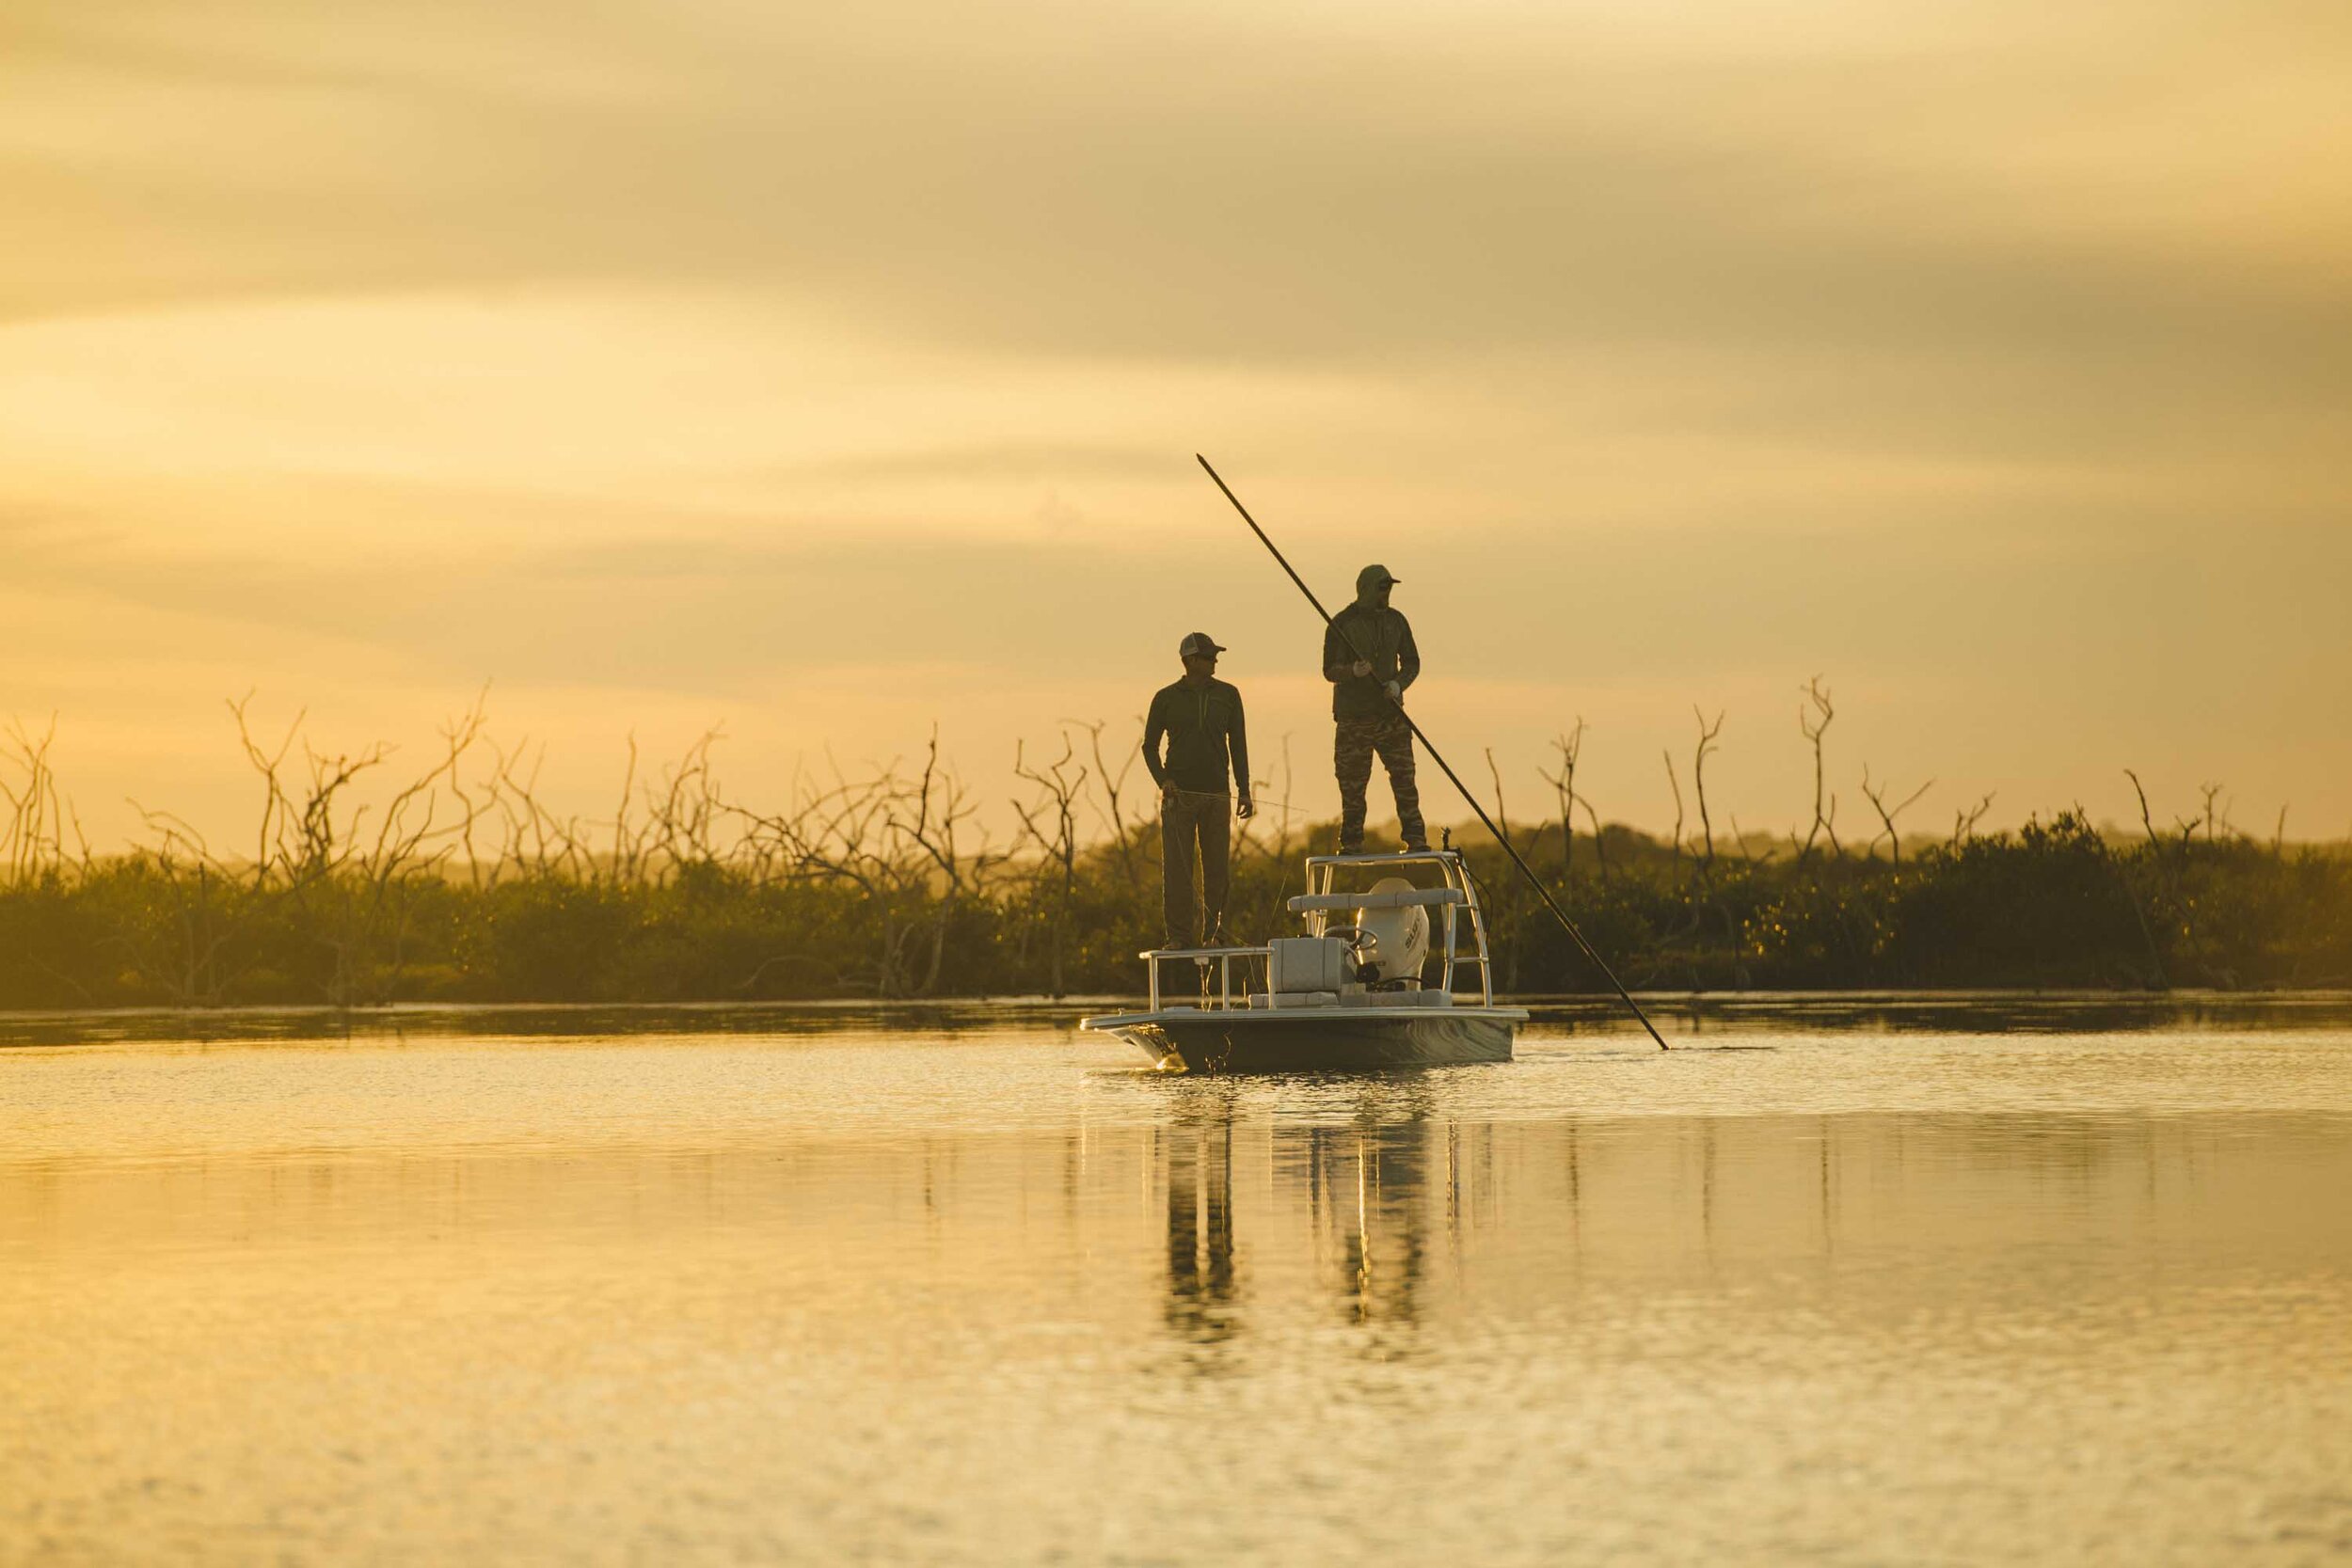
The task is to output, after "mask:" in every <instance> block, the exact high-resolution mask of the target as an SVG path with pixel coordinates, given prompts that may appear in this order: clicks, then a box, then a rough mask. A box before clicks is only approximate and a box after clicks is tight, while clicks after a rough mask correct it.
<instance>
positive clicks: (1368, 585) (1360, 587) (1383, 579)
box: [1356, 565, 1405, 594]
mask: <svg viewBox="0 0 2352 1568" xmlns="http://www.w3.org/2000/svg"><path fill="white" fill-rule="evenodd" d="M1404 580H1405V579H1404V578H1401V577H1398V576H1396V575H1395V574H1394V573H1392V572H1391V571H1390V570H1389V569H1388V568H1387V567H1386V566H1380V565H1372V566H1367V567H1365V568H1364V569H1363V570H1362V571H1360V572H1359V573H1357V574H1356V592H1357V593H1359V594H1361V593H1363V592H1365V591H1366V590H1367V589H1373V588H1377V587H1379V586H1380V585H1381V584H1382V583H1387V582H1403V581H1404Z"/></svg>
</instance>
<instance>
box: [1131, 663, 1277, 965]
mask: <svg viewBox="0 0 2352 1568" xmlns="http://www.w3.org/2000/svg"><path fill="white" fill-rule="evenodd" d="M1224 651H1225V650H1224V649H1223V648H1221V647H1219V646H1217V644H1216V641H1214V640H1212V639H1211V638H1210V636H1209V634H1208V633H1207V632H1205V631H1196V632H1194V633H1192V634H1191V635H1190V636H1188V637H1186V638H1185V639H1184V641H1183V642H1182V643H1180V644H1179V645H1178V646H1177V649H1176V657H1179V658H1181V659H1183V660H1184V678H1183V679H1182V680H1179V681H1177V682H1175V683H1174V684H1173V685H1169V686H1164V687H1162V688H1160V689H1159V690H1157V691H1155V692H1153V693H1152V713H1151V717H1150V718H1148V719H1146V720H1145V721H1144V724H1143V762H1144V766H1145V767H1147V768H1151V769H1152V783H1153V784H1158V785H1159V786H1160V894H1161V910H1162V913H1163V914H1164V915H1165V917H1166V927H1167V931H1166V936H1167V940H1166V941H1165V942H1163V943H1162V945H1163V946H1167V947H1198V946H1200V945H1201V941H1202V938H1201V933H1202V932H1203V931H1205V932H1206V933H1207V941H1208V942H1209V943H1210V944H1212V945H1214V944H1217V943H1221V942H1223V941H1224V936H1225V931H1224V927H1225V892H1226V887H1227V882H1228V871H1229V866H1228V863H1227V862H1228V857H1229V856H1230V855H1231V854H1232V822H1231V820H1229V817H1230V816H1249V815H1251V814H1252V813H1254V812H1255V811H1256V810H1257V809H1258V807H1257V803H1256V802H1255V801H1253V800H1250V798H1249V737H1248V733H1247V731H1246V730H1245V729H1244V727H1243V722H1242V711H1241V693H1240V692H1239V691H1237V690H1235V689H1233V688H1232V687H1231V686H1229V685H1227V684H1226V683H1225V682H1223V681H1221V680H1218V679H1217V678H1216V656H1217V655H1219V654H1221V653H1223V652H1224ZM1163 738H1165V739H1166V740H1167V742H1168V754H1167V756H1166V757H1165V758H1163V757H1162V756H1161V754H1160V742H1161V740H1162V739H1163ZM1228 768H1230V769H1231V771H1232V782H1233V784H1234V785H1235V789H1234V792H1233V793H1232V794H1231V795H1229V794H1227V793H1226V776H1227V770H1228ZM1196 854H1198V856H1199V857H1200V895H1199V897H1198V901H1196V898H1195V895H1194V893H1193V859H1194V856H1195V855H1196Z"/></svg>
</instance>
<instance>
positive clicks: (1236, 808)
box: [1233, 795, 1258, 817]
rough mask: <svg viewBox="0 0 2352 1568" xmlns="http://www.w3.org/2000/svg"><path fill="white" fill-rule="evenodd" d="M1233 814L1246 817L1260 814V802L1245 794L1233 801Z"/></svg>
mask: <svg viewBox="0 0 2352 1568" xmlns="http://www.w3.org/2000/svg"><path fill="white" fill-rule="evenodd" d="M1233 815H1234V816H1244V817H1248V816H1257V815H1258V802H1257V801H1255V800H1251V799H1250V798H1249V797H1248V796H1247V795H1245V796H1243V797H1242V798H1241V799H1240V800H1236V801H1234V802H1233Z"/></svg>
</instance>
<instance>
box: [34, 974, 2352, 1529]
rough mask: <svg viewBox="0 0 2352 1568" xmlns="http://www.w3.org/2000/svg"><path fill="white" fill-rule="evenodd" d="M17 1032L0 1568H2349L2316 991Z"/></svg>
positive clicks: (543, 1016)
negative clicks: (1338, 1072)
mask: <svg viewBox="0 0 2352 1568" xmlns="http://www.w3.org/2000/svg"><path fill="white" fill-rule="evenodd" d="M1070 1016H1071V1015H1069V1014H1067V1013H1063V1012H1058V1011H1054V1010H1049V1009H1039V1008H1026V1009H1025V1008H993V1009H991V1008H962V1009H937V1010H899V1011H876V1010H871V1009H844V1008H819V1009H804V1010H798V1011H780V1010H774V1009H769V1010H756V1011H744V1010H734V1011H728V1010H689V1011H671V1012H663V1011H657V1010H640V1011H632V1012H628V1013H620V1014H586V1013H563V1012H546V1011H516V1012H509V1013H498V1012H491V1013H471V1014H464V1015H441V1014H430V1013H412V1014H399V1015H389V1016H377V1017H373V1018H370V1019H366V1020H363V1021H360V1022H357V1023H346V1024H342V1025H337V1026H336V1032H323V1028H322V1021H321V1020H319V1019H318V1018H316V1017H314V1016H306V1015H241V1016H234V1017H230V1018H225V1019H214V1020H210V1021H207V1022H205V1023H204V1024H203V1026H202V1028H203V1032H204V1033H205V1034H206V1035H208V1036H209V1038H205V1039H196V1038H191V1037H188V1025H187V1023H186V1022H185V1021H181V1020H166V1019H157V1018H153V1017H146V1016H139V1015H115V1016H106V1017H95V1018H92V1017H85V1018H48V1019H22V1018H20V1019H15V1020H8V1021H0V1039H5V1040H8V1041H10V1042H12V1043H11V1044H9V1045H8V1048H6V1049H0V1343H5V1344H6V1345H7V1346H8V1358H7V1360H6V1362H5V1364H0V1560H8V1561H11V1562H15V1561H27V1562H46V1561H60V1562H82V1561H123V1560H161V1559H173V1560H211V1561H239V1562H244V1561H250V1560H293V1561H335V1562H349V1561H371V1560H386V1561H390V1560H402V1561H414V1560H468V1559H476V1560H484V1559H501V1558H503V1559H536V1560H566V1561H592V1562H597V1561H610V1562H634V1561H653V1560H660V1561H664V1562H667V1561H735V1560H801V1561H810V1562H835V1561H845V1560H869V1561H893V1562H898V1561H906V1562H932V1561H942V1562H945V1561H988V1562H1000V1561H1011V1562H1027V1561H1076V1562H1091V1561H1116V1562H1183V1561H1208V1560H1260V1561H1277V1560H1279V1561H1286V1562H1295V1561H1306V1560H1329V1559H1337V1558H1341V1557H1345V1558H1347V1559H1349V1560H1357V1561H1394V1562H1412V1561H1457V1560H1469V1561H1479V1562H1517V1561H1526V1562H1558V1561H1594V1562H1600V1561H1610V1562H1622V1561H1636V1560H1658V1561H1692V1562H1698V1561H1722V1560H1789V1561H1819V1562H1887V1561H1903V1562H1985V1563H1995V1562H2014V1561H2046V1562H2079V1561H2085V1560H2105V1561H2133V1562H2183V1563H2188V1562H2214V1561H2220V1560H2229V1561H2233V1562H2281V1563H2287V1562H2297V1563H2299V1562H2312V1561H2320V1560H2328V1559H2330V1558H2334V1557H2340V1556H2344V1555H2346V1554H2352V1003H2347V1002H2346V1001H2344V999H2341V998H2315V999H2313V998H2307V999H2301V1000H2298V1001H2271V1002H2256V1003H2245V1002H2236V1001H2229V1000H2224V999H2204V1000H2201V1001H2191V1002H2188V1003H2185V1004H2184V1003H2177V1002H2173V1003H2156V1002H2123V1003H2114V1002H2105V1001H2101V1002H2068V1001H2062V1000H2061V1001H2050V1000H2036V999H2025V1000H2009V1001H1991V1002H1987V1001H1983V1000H1980V999H1955V998H1928V999H1887V998H1879V999H1847V998H1837V999H1831V998H1814V999H1782V1000H1777V1001H1755V1000H1746V1001H1722V1002H1712V1003H1707V1004H1702V1005H1699V1006H1688V1007H1669V1008H1668V1009H1667V1020H1666V1021H1661V1022H1668V1021H1670V1022H1668V1027H1669V1037H1671V1038H1673V1039H1674V1040H1675V1042H1676V1044H1677V1047H1679V1048H1680V1049H1678V1050H1677V1052H1675V1053H1671V1054H1665V1055H1661V1053H1658V1052H1657V1051H1656V1050H1655V1049H1654V1048H1652V1047H1650V1046H1649V1045H1648V1042H1647V1041H1646V1039H1645V1038H1644V1037H1641V1036H1639V1035H1638V1034H1634V1033H1629V1032H1628V1030H1627V1029H1625V1028H1624V1027H1623V1026H1622V1025H1620V1024H1619V1023H1618V1022H1616V1021H1614V1020H1613V1018H1612V1016H1611V1015H1610V1014H1609V1012H1608V1011H1607V1010H1606V1009H1605V1008H1602V1007H1599V1006H1586V1005H1579V1006H1573V1007H1564V1008H1558V1009H1549V1010H1546V1011H1545V1012H1544V1013H1543V1014H1541V1015H1540V1018H1539V1023H1538V1025H1537V1026H1536V1027H1535V1028H1534V1029H1533V1030H1532V1031H1531V1032H1530V1033H1529V1035H1528V1036H1527V1037H1525V1038H1524V1039H1523V1041H1522V1050H1521V1057H1520V1060H1519V1061H1518V1062H1516V1063H1513V1064H1510V1065H1508V1066H1502V1067H1488V1068H1464V1069H1445V1070H1438V1071H1425V1072H1417V1073H1409V1074H1396V1075H1388V1076H1381V1077H1366V1078H1352V1079H1350V1078H1330V1079H1320V1080H1281V1079H1255V1080H1225V1081H1218V1080H1208V1079H1189V1080H1188V1079H1185V1078H1183V1077H1177V1076H1164V1075H1159V1074H1154V1073H1152V1072H1150V1071H1148V1070H1138V1069H1137V1068H1136V1065H1135V1064H1136V1062H1139V1061H1140V1058H1139V1057H1138V1058H1136V1059H1135V1062H1131V1060H1130V1058H1129V1056H1128V1055H1126V1054H1124V1050H1125V1048H1123V1047H1120V1046H1118V1045H1116V1044H1115V1043H1106V1042H1101V1041H1098V1040H1095V1039H1093V1038H1092V1037H1085V1036H1080V1035H1077V1034H1075V1033H1073V1031H1072V1030H1071V1029H1070V1028H1069V1027H1068V1024H1069V1019H1070Z"/></svg>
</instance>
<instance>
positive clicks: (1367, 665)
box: [1347, 658, 1372, 680]
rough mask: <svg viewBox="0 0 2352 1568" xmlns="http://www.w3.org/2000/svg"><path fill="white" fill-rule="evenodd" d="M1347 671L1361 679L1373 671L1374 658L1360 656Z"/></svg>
mask: <svg viewBox="0 0 2352 1568" xmlns="http://www.w3.org/2000/svg"><path fill="white" fill-rule="evenodd" d="M1347 673H1349V674H1351V675H1353V676H1355V677H1356V678H1357V679H1358V680H1361V679H1363V678H1364V677H1365V676H1366V675H1369V674H1371V673H1372V660H1370V659H1368V658H1359V659H1358V660H1357V661H1356V662H1355V663H1353V664H1351V665H1349V666H1348V667H1347Z"/></svg>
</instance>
